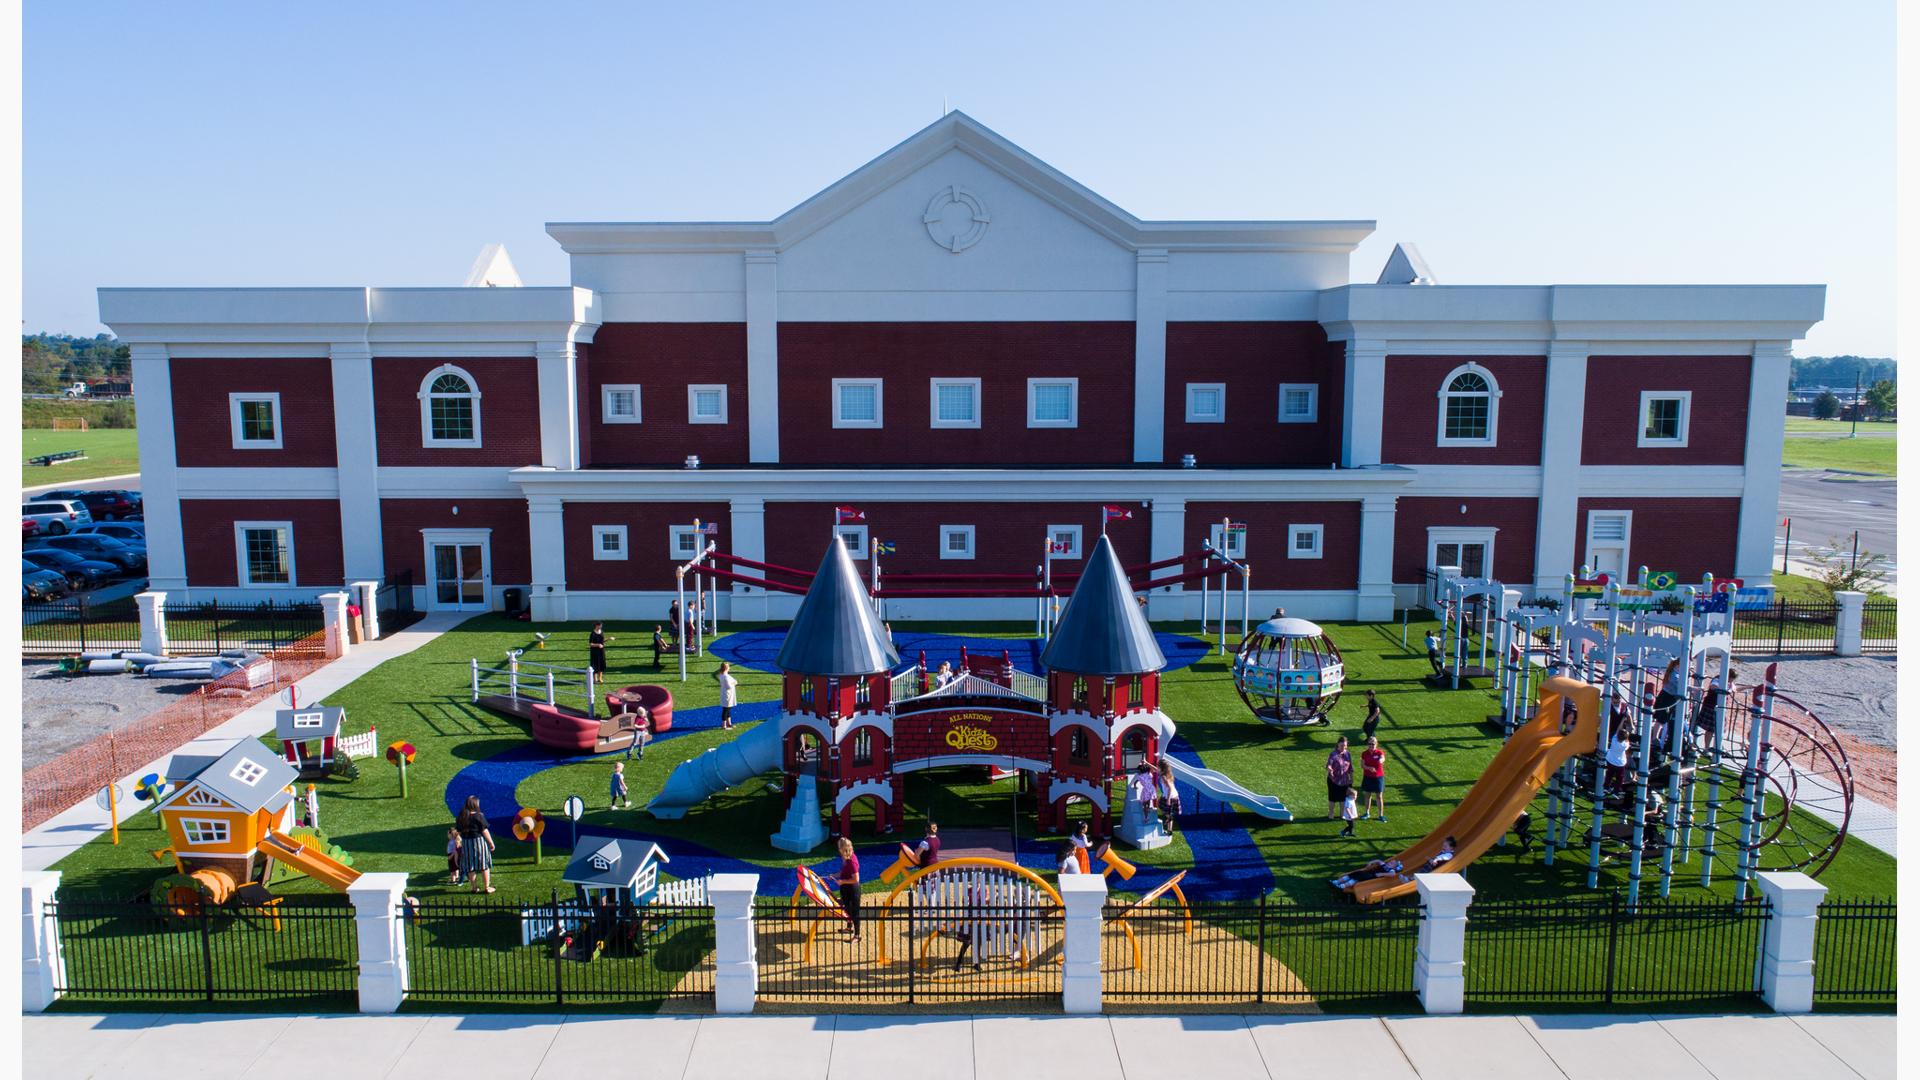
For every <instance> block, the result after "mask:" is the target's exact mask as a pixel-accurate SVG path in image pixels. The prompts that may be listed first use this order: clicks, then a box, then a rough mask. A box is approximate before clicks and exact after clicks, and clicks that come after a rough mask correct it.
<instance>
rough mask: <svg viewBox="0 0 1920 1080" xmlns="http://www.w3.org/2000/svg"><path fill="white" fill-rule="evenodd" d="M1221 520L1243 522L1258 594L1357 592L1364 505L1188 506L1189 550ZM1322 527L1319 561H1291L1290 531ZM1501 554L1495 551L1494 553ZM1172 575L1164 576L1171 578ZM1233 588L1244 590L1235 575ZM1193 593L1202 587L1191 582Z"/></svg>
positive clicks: (1261, 503)
mask: <svg viewBox="0 0 1920 1080" xmlns="http://www.w3.org/2000/svg"><path fill="white" fill-rule="evenodd" d="M1222 518H1231V519H1232V520H1234V521H1239V522H1245V523H1246V526H1247V563H1248V565H1250V566H1252V567H1253V587H1254V588H1256V589H1354V588H1358V587H1359V583H1360V503H1359V502H1358V501H1354V502H1251V501H1249V502H1241V503H1188V504H1187V527H1186V544H1185V548H1186V550H1187V551H1199V550H1200V545H1201V544H1202V543H1203V542H1205V541H1206V539H1207V537H1208V536H1209V535H1210V534H1211V533H1212V530H1213V527H1214V526H1215V525H1218V524H1220V521H1221V519H1222ZM1289 525H1320V526H1324V529H1325V531H1324V533H1323V534H1322V536H1321V542H1320V550H1321V552H1322V554H1321V556H1320V558H1318V559H1290V558H1288V557H1287V526H1289ZM1496 554H1497V552H1496ZM1169 572H1170V571H1160V573H1162V574H1164V573H1169ZM1227 584H1228V587H1229V588H1230V589H1237V588H1239V587H1240V582H1239V578H1238V576H1237V575H1235V576H1232V577H1229V578H1228V579H1227ZM1187 588H1189V589H1197V588H1199V583H1198V582H1190V583H1188V585H1187Z"/></svg>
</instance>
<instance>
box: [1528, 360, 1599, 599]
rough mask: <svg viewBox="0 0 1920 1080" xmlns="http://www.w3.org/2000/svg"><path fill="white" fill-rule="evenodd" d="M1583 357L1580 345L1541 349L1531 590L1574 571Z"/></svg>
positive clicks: (1552, 583) (1583, 396)
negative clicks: (1543, 386) (1542, 402)
mask: <svg viewBox="0 0 1920 1080" xmlns="http://www.w3.org/2000/svg"><path fill="white" fill-rule="evenodd" d="M1588 351H1589V346H1588V345H1587V343H1586V342H1584V341H1555V342H1551V343H1549V344H1548V346H1547V394H1546V413H1545V419H1544V421H1543V430H1544V431H1545V433H1546V434H1545V437H1544V438H1543V439H1541V446H1540V500H1539V517H1538V524H1537V526H1536V531H1535V533H1534V547H1533V587H1534V588H1536V589H1546V590H1552V589H1558V588H1559V587H1560V584H1561V580H1562V579H1563V578H1565V577H1566V576H1567V575H1568V574H1570V573H1572V572H1573V570H1574V566H1573V553H1574V551H1575V549H1576V545H1575V538H1576V534H1577V532H1578V530H1579V528H1580V448H1581V445H1582V443H1583V442H1584V439H1585V431H1586V400H1587V353H1588Z"/></svg>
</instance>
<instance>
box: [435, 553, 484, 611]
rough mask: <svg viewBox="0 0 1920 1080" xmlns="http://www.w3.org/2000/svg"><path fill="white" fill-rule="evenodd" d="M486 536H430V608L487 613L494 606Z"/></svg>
mask: <svg viewBox="0 0 1920 1080" xmlns="http://www.w3.org/2000/svg"><path fill="white" fill-rule="evenodd" d="M487 546H488V545H487V538H486V536H485V535H472V536H458V535H440V536H435V535H431V534H430V535H428V537H427V573H428V575H429V577H431V579H432V580H431V582H430V583H429V586H428V592H427V606H428V607H429V608H430V609H432V610H435V611H485V610H487V609H488V608H489V607H490V606H491V604H490V603H489V600H488V598H489V597H490V596H491V595H492V592H493V589H492V585H493V580H492V568H491V566H490V565H489V560H488V558H487Z"/></svg>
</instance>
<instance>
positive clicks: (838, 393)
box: [833, 379, 886, 428]
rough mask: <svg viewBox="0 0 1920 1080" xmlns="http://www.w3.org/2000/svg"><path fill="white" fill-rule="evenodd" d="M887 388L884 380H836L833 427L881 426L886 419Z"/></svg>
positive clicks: (834, 382)
mask: <svg viewBox="0 0 1920 1080" xmlns="http://www.w3.org/2000/svg"><path fill="white" fill-rule="evenodd" d="M885 389H886V387H885V385H884V383H883V382H882V380H880V379H835V380H833V426H834V427H837V428H877V427H881V426H882V425H883V422H884V420H885V418H886V401H885V395H884V391H885Z"/></svg>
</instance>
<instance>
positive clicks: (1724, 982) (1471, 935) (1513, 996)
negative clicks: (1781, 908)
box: [1466, 893, 1768, 1007]
mask: <svg viewBox="0 0 1920 1080" xmlns="http://www.w3.org/2000/svg"><path fill="white" fill-rule="evenodd" d="M1767 917H1768V907H1767V905H1766V904H1765V903H1764V902H1762V901H1755V900H1750V901H1747V902H1745V903H1743V904H1735V903H1733V902H1732V901H1726V900H1642V901H1640V903H1639V904H1638V905H1636V906H1633V907H1629V906H1628V904H1627V903H1626V900H1625V898H1624V897H1622V896H1621V895H1620V894H1619V893H1609V894H1605V895H1600V896H1576V897H1555V898H1551V899H1526V900H1499V899H1476V900H1475V901H1474V903H1473V906H1472V908H1471V909H1470V910H1469V911H1468V912H1467V935H1466V999H1467V1001H1469V1002H1478V1003H1482V1004H1497V1005H1501V1006H1503V1007H1513V1006H1514V1005H1515V1004H1516V1003H1521V1002H1524V1003H1528V1004H1535V1003H1552V1004H1560V1005H1579V1006H1593V1005H1603V1006H1604V1005H1623V1004H1636V1003H1649V1002H1658V1003H1661V1004H1662V1005H1663V1006H1665V1007H1672V1006H1676V1005H1682V1004H1685V1005H1689V1006H1716V1005H1717V1006H1727V1005H1733V1006H1736V1007H1751V1006H1752V1005H1753V1004H1754V1002H1755V1000H1756V997H1757V994H1758V991H1759V987H1758V984H1757V975H1758V972H1759V961H1760V943H1761V939H1762V936H1763V934H1764V932H1765V930H1766V922H1767Z"/></svg>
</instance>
